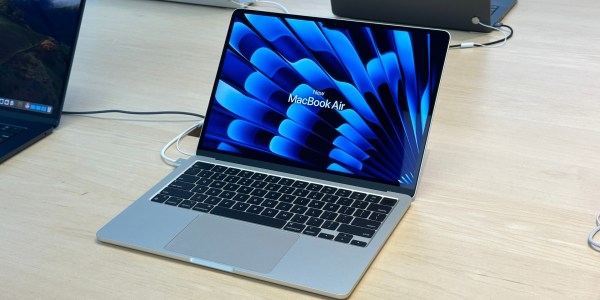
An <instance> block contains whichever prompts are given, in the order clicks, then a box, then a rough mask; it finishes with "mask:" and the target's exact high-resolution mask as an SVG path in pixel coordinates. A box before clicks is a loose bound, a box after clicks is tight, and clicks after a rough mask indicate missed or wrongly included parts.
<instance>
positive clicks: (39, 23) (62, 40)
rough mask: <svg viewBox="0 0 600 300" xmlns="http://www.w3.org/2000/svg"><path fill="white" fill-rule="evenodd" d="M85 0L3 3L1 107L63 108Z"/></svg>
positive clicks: (0, 14) (0, 5)
mask: <svg viewBox="0 0 600 300" xmlns="http://www.w3.org/2000/svg"><path fill="white" fill-rule="evenodd" d="M81 9H82V0H36V1H27V0H0V107H1V108H11V109H16V110H22V111H28V112H32V113H38V114H53V113H55V112H56V110H60V109H61V108H62V100H63V98H64V94H65V89H66V83H67V80H68V74H69V70H70V66H71V61H72V57H73V50H74V46H75V42H76V39H77V32H78V29H79V20H80V14H81Z"/></svg>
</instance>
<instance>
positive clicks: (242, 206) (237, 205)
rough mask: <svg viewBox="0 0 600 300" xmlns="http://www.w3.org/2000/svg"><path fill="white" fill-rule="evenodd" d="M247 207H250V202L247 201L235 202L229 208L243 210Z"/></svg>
mask: <svg viewBox="0 0 600 300" xmlns="http://www.w3.org/2000/svg"><path fill="white" fill-rule="evenodd" d="M248 207H250V204H248V203H244V202H236V203H235V204H234V205H233V206H232V207H231V208H233V209H235V210H241V211H245V210H246V209H248Z"/></svg>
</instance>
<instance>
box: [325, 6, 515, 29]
mask: <svg viewBox="0 0 600 300" xmlns="http://www.w3.org/2000/svg"><path fill="white" fill-rule="evenodd" d="M516 3H517V0H455V1H445V0H420V1H410V0H369V1H365V0H331V9H332V10H333V13H334V14H335V15H337V16H340V17H348V18H357V19H364V20H374V21H383V22H392V23H398V24H410V25H419V26H426V27H437V28H447V29H459V30H467V31H480V32H490V31H491V30H492V29H491V28H488V27H484V26H481V25H479V24H478V23H477V20H478V21H479V22H481V23H483V24H486V25H490V26H493V25H494V24H496V23H497V22H499V21H500V20H502V18H504V16H506V14H507V13H508V11H509V10H510V9H511V8H512V7H513V6H514V5H515V4H516ZM475 17H476V18H477V19H474V18H475Z"/></svg>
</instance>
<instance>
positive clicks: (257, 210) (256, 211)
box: [247, 205, 265, 214]
mask: <svg viewBox="0 0 600 300" xmlns="http://www.w3.org/2000/svg"><path fill="white" fill-rule="evenodd" d="M263 209H265V208H264V207H262V206H258V205H252V206H250V208H248V210H247V212H249V213H253V214H260V213H261V212H262V211H263Z"/></svg>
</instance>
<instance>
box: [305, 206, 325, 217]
mask: <svg viewBox="0 0 600 300" xmlns="http://www.w3.org/2000/svg"><path fill="white" fill-rule="evenodd" d="M322 212H323V211H322V210H320V209H316V208H310V209H309V210H308V211H307V212H306V213H305V215H307V216H309V217H318V216H320V215H321V213H322Z"/></svg>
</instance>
